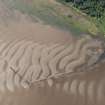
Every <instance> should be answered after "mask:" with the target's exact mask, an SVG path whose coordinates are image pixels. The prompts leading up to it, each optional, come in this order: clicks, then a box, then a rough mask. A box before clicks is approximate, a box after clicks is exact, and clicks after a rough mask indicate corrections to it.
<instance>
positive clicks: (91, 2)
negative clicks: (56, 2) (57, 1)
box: [63, 0, 105, 19]
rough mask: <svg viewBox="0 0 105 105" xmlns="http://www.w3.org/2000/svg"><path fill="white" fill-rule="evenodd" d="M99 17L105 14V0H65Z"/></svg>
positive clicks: (92, 15)
mask: <svg viewBox="0 0 105 105" xmlns="http://www.w3.org/2000/svg"><path fill="white" fill-rule="evenodd" d="M63 1H65V2H67V3H72V4H73V6H74V7H76V8H78V9H80V10H81V11H82V12H84V13H86V14H88V15H90V16H91V17H95V18H97V19H100V18H102V17H103V16H105V0H63Z"/></svg>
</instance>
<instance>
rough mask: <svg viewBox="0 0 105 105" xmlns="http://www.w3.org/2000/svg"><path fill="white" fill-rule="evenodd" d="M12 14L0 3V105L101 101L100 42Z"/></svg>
mask: <svg viewBox="0 0 105 105" xmlns="http://www.w3.org/2000/svg"><path fill="white" fill-rule="evenodd" d="M51 2H53V1H52V0H51ZM12 12H13V14H12V13H11V11H10V10H9V9H8V8H6V7H5V5H4V4H3V3H2V2H1V1H0V105H105V104H104V103H105V101H104V98H105V94H104V87H105V84H104V80H105V79H104V78H105V77H104V70H103V68H104V63H103V64H102V65H101V66H100V67H99V68H98V67H96V68H95V66H94V67H93V65H94V63H95V62H96V61H97V60H98V59H99V57H100V55H101V54H102V53H103V51H104V49H103V42H102V40H99V39H97V38H93V37H91V36H89V35H84V36H83V37H74V36H73V35H71V33H70V32H67V31H62V30H60V29H57V28H55V27H52V26H49V25H44V24H43V22H42V21H40V20H38V22H36V23H35V22H33V21H32V19H31V18H30V16H28V15H26V14H22V13H21V12H19V11H17V10H14V11H12ZM11 16H12V17H11ZM7 17H8V18H7ZM101 67H103V68H101Z"/></svg>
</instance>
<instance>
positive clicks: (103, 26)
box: [57, 0, 105, 35]
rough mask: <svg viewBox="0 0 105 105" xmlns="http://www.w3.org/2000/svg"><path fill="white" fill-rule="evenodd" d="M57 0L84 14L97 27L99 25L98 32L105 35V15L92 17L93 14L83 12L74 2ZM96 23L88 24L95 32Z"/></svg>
mask: <svg viewBox="0 0 105 105" xmlns="http://www.w3.org/2000/svg"><path fill="white" fill-rule="evenodd" d="M57 1H58V2H60V3H62V4H63V5H65V6H68V7H69V8H70V9H71V8H72V9H74V10H75V11H76V12H78V13H80V14H82V15H83V16H84V17H85V18H86V19H87V20H88V21H90V22H91V23H93V24H94V25H95V27H97V29H98V33H97V34H99V35H105V16H102V17H101V18H96V17H91V16H89V15H87V14H85V13H84V12H82V10H80V9H78V8H76V7H75V6H74V4H73V3H72V2H67V3H66V2H65V0H57ZM100 8H101V7H100ZM96 13H97V12H96ZM97 14H98V13H97ZM97 14H96V15H97ZM103 14H104V13H103ZM103 14H102V15H103ZM94 25H93V26H89V24H87V26H89V27H90V29H91V31H94V32H95V30H94Z"/></svg>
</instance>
